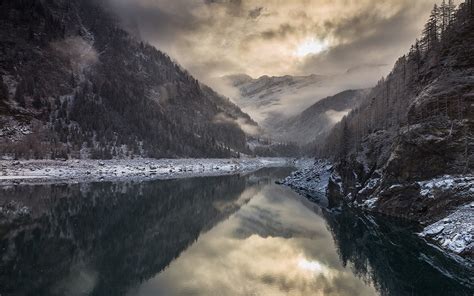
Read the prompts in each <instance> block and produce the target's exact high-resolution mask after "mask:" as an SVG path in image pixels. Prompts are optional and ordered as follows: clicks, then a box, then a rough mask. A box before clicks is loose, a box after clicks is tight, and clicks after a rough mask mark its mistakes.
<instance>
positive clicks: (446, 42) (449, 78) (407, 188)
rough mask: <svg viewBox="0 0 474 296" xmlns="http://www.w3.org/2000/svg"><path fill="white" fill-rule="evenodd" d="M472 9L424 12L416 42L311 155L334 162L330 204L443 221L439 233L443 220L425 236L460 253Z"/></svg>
mask: <svg viewBox="0 0 474 296" xmlns="http://www.w3.org/2000/svg"><path fill="white" fill-rule="evenodd" d="M473 6H474V5H473V2H472V1H468V2H466V3H463V4H461V5H460V7H459V9H458V10H457V11H456V12H455V13H454V12H452V11H449V13H444V14H443V15H444V16H448V19H444V20H443V19H439V18H440V16H439V14H437V13H433V14H432V17H431V19H430V22H428V23H427V25H426V27H425V31H424V34H423V37H422V38H421V40H420V41H417V42H416V43H415V44H414V45H413V47H412V49H411V50H410V52H409V53H408V54H407V55H405V56H403V57H401V58H400V59H399V60H398V61H397V62H396V64H395V66H394V68H393V70H392V71H391V73H390V74H389V75H388V76H387V77H385V78H383V79H382V80H380V82H379V83H378V84H377V86H376V87H375V88H373V89H372V90H371V91H370V93H369V94H368V95H367V96H366V97H365V98H364V99H363V100H362V101H361V103H360V105H359V107H357V108H355V109H354V110H353V111H352V112H351V113H350V114H349V115H348V116H347V117H346V118H345V119H343V120H342V122H340V123H339V124H337V125H336V126H335V127H334V129H333V130H332V132H331V133H330V134H329V136H328V138H327V141H326V143H325V144H324V145H323V144H322V145H321V146H320V148H321V150H320V151H321V153H320V155H319V156H320V157H329V158H331V159H333V160H334V162H335V167H334V171H333V175H332V178H331V180H330V182H329V196H330V199H331V200H332V201H333V202H344V203H350V204H352V205H354V206H360V207H362V208H366V209H368V210H370V211H374V212H380V213H384V214H387V215H391V216H397V217H402V218H405V219H409V220H412V221H417V222H420V223H422V224H431V223H433V222H435V221H440V220H441V219H445V220H441V221H444V222H439V223H444V225H447V224H449V223H451V221H453V222H452V223H453V227H450V229H451V230H449V231H448V232H449V233H448V232H443V231H444V229H445V228H446V229H448V227H447V226H443V227H438V226H437V227H438V228H436V229H431V230H430V231H428V232H426V235H427V237H428V238H429V239H432V240H436V241H438V243H440V245H442V246H443V247H445V248H448V249H450V250H451V251H454V252H456V253H463V254H465V255H466V254H467V255H469V254H470V255H469V256H472V254H473V250H474V249H473V248H474V246H473V245H472V239H471V242H469V239H468V237H467V236H466V235H467V234H466V233H468V232H469V231H472V227H474V220H473V219H472V217H473V215H472V208H473V207H472V204H473V202H474V195H473V194H472V192H473V191H474V182H473V180H474V108H473V106H474V46H473V44H474V7H473ZM435 12H436V11H435ZM442 23H444V24H448V25H447V26H444V27H442V26H441V25H440V24H442ZM462 217H464V218H462ZM454 221H459V225H460V226H457V225H458V223H457V222H456V224H454ZM461 221H462V223H461ZM455 225H456V226H455ZM469 229H471V230H469ZM466 231H467V232H466ZM471 233H472V232H471ZM457 234H459V235H457ZM455 235H457V236H455ZM464 240H465V241H464Z"/></svg>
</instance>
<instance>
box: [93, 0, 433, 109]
mask: <svg viewBox="0 0 474 296" xmlns="http://www.w3.org/2000/svg"><path fill="white" fill-rule="evenodd" d="M102 1H108V3H109V5H110V6H111V7H112V8H113V9H114V10H115V11H116V12H117V14H118V15H120V16H121V19H123V20H124V21H123V23H124V24H125V25H128V26H129V28H130V31H132V32H136V34H137V35H139V36H141V37H142V38H143V39H145V40H146V41H148V42H150V43H151V44H153V45H155V46H156V47H157V48H159V49H161V50H163V51H165V52H167V53H168V54H169V55H170V56H171V57H173V58H174V59H176V60H177V61H178V62H179V63H181V64H182V65H183V66H184V67H185V68H186V69H188V70H189V71H190V72H191V73H192V74H193V75H195V76H196V77H197V78H198V79H199V80H201V81H203V82H204V83H206V84H209V85H210V86H211V87H213V88H216V89H220V88H225V86H221V85H220V83H222V82H221V80H219V79H216V77H221V76H224V75H228V74H236V73H246V74H249V75H251V76H253V77H259V76H262V75H270V76H280V75H309V74H324V75H333V74H339V75H340V74H343V73H345V72H346V71H347V70H348V69H359V68H363V69H364V70H363V73H364V75H352V76H350V75H349V76H347V77H345V78H347V79H349V78H350V79H352V80H351V81H347V80H344V81H341V85H340V87H333V88H334V89H335V90H344V89H343V86H344V87H345V86H346V85H349V86H351V87H352V88H360V87H367V86H371V85H373V84H375V83H376V81H377V80H378V79H379V78H381V76H382V75H385V74H387V73H388V71H389V70H390V69H391V67H392V65H393V64H394V62H395V61H396V59H397V58H398V57H399V56H401V55H403V54H404V53H405V52H407V51H408V49H409V47H410V45H411V44H412V43H413V42H414V40H415V38H417V37H418V36H419V34H420V33H421V30H422V27H423V24H424V22H425V20H426V19H427V17H428V15H429V12H430V10H431V7H432V5H433V4H434V3H436V2H438V0H417V1H413V0H380V1H375V0H359V1H347V0H292V1H281V0H265V1H264V0H196V1H189V0H173V1H169V0H102ZM130 24H131V25H130ZM307 40H316V41H318V42H321V43H324V44H327V48H326V49H325V50H324V51H322V52H321V53H318V54H313V55H312V54H308V55H307V56H304V57H301V56H298V55H297V54H296V52H297V49H298V48H299V47H300V46H301V45H302V44H304V42H307ZM381 65H384V66H381ZM234 93H235V92H234ZM332 94H334V93H332ZM324 95H331V93H326V92H325V93H324ZM288 102H290V101H289V100H288ZM290 103H291V102H290Z"/></svg>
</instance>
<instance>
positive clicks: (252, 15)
mask: <svg viewBox="0 0 474 296" xmlns="http://www.w3.org/2000/svg"><path fill="white" fill-rule="evenodd" d="M262 11H263V7H257V8H254V9H252V10H250V11H249V18H251V19H256V18H258V17H259V16H260V15H261V14H262Z"/></svg>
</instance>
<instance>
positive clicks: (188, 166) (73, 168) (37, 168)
mask: <svg viewBox="0 0 474 296" xmlns="http://www.w3.org/2000/svg"><path fill="white" fill-rule="evenodd" d="M293 165H294V160H293V159H289V158H240V159H120V160H65V161H57V160H25V161H12V160H8V161H7V160H1V161H0V186H2V185H19V184H37V183H39V184H41V183H55V182H65V183H75V182H90V181H120V180H128V179H174V178H188V177H199V176H219V175H230V174H238V173H248V172H252V171H255V170H258V169H261V168H266V167H285V166H293Z"/></svg>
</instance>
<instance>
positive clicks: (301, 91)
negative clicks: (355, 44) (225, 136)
mask: <svg viewBox="0 0 474 296" xmlns="http://www.w3.org/2000/svg"><path fill="white" fill-rule="evenodd" d="M385 69H386V65H378V64H374V65H363V66H360V67H357V68H351V69H349V70H347V71H346V72H344V73H339V74H332V75H315V74H313V75H308V76H290V75H286V76H262V77H259V78H257V79H254V78H252V77H251V76H249V75H246V74H236V75H228V76H224V77H222V79H221V82H222V84H223V85H224V86H225V87H222V86H221V85H218V84H217V85H216V87H221V89H222V90H221V91H222V92H224V93H228V95H229V96H230V97H232V99H233V101H234V102H235V103H236V104H237V105H238V106H240V107H241V108H242V110H244V111H245V112H247V113H248V114H250V115H251V116H252V118H253V119H255V120H256V121H257V122H258V123H259V124H260V125H261V126H262V128H264V129H265V131H266V132H267V134H268V135H269V136H271V137H272V138H274V139H277V140H280V141H289V140H292V141H297V142H303V143H306V142H308V140H306V139H304V140H303V141H302V137H301V135H300V134H298V135H297V137H296V138H294V139H292V137H291V134H290V137H288V135H287V134H284V135H282V133H281V132H282V126H284V125H285V123H286V122H287V121H290V125H292V124H291V121H295V118H296V117H298V116H300V115H301V113H302V112H304V111H305V110H306V109H308V108H310V107H311V106H312V105H313V104H315V103H317V102H318V101H320V100H322V99H323V98H327V97H329V96H333V95H334V94H338V93H340V92H344V91H345V90H350V89H360V88H368V87H373V85H374V84H375V82H376V81H377V80H376V79H375V77H377V79H378V77H380V76H381V75H382V73H386V71H385ZM349 109H351V108H349ZM333 118H336V117H334V116H333ZM322 129H324V128H322ZM290 130H291V128H290Z"/></svg>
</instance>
